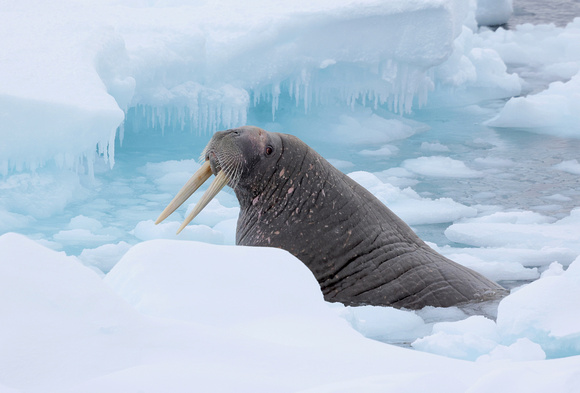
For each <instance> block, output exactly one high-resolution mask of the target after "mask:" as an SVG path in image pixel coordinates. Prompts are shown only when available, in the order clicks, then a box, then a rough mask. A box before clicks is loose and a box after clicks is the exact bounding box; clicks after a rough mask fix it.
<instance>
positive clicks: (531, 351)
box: [477, 337, 546, 362]
mask: <svg viewBox="0 0 580 393" xmlns="http://www.w3.org/2000/svg"><path fill="white" fill-rule="evenodd" d="M544 359H546V353H545V352H544V350H543V349H542V347H541V346H540V345H539V344H536V343H535V342H533V341H531V340H530V339H529V338H526V337H523V338H519V339H518V340H517V341H516V342H515V343H513V344H511V345H509V346H505V345H498V346H497V347H495V348H494V349H492V350H491V352H490V353H489V354H487V355H481V356H480V357H479V358H477V361H478V362H489V361H496V360H515V361H531V360H544Z"/></svg>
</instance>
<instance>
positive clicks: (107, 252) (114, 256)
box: [78, 242, 131, 273]
mask: <svg viewBox="0 0 580 393" xmlns="http://www.w3.org/2000/svg"><path fill="white" fill-rule="evenodd" d="M129 248H131V245H130V244H129V243H126V242H119V243H117V244H104V245H102V246H99V247H97V248H85V249H84V250H83V251H82V252H81V254H80V255H79V257H78V258H79V259H80V260H81V261H82V262H83V263H84V264H85V265H87V266H94V267H96V268H97V269H99V270H100V271H102V272H103V273H108V272H109V271H110V270H111V269H112V268H113V266H115V264H116V263H117V262H119V260H120V259H121V257H122V256H123V255H124V254H125V253H126V252H127V251H128V250H129Z"/></svg>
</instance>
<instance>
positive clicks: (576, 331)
mask: <svg viewBox="0 0 580 393" xmlns="http://www.w3.org/2000/svg"><path fill="white" fill-rule="evenodd" d="M579 267H580V258H577V259H576V260H575V261H574V262H573V263H572V264H571V265H570V266H569V267H568V269H567V270H566V271H565V272H564V273H563V274H559V275H546V276H544V277H542V278H541V279H539V280H537V281H534V282H533V283H531V284H529V285H527V286H525V287H523V288H521V289H519V290H518V291H516V292H514V293H513V294H511V295H510V296H509V297H507V298H506V299H504V300H503V301H502V302H501V303H500V305H499V308H498V315H497V326H498V329H499V331H500V334H502V335H503V336H504V337H508V338H512V339H514V338H516V337H521V336H522V335H525V336H527V337H528V338H530V339H531V340H533V341H534V342H536V343H538V344H540V345H541V346H542V348H543V349H544V351H545V352H546V354H547V355H548V356H549V357H562V356H570V355H573V354H578V353H580V345H579V341H578V337H580V318H579V317H578V314H577V313H575V312H571V310H575V309H576V307H577V305H576V299H578V298H579V296H580V279H579V278H580V274H579V273H580V269H579Z"/></svg>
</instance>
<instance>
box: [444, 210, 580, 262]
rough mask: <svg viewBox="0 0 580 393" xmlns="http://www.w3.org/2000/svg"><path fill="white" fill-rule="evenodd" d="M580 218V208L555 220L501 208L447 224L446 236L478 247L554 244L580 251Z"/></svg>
mask: <svg viewBox="0 0 580 393" xmlns="http://www.w3.org/2000/svg"><path fill="white" fill-rule="evenodd" d="M579 218H580V209H575V210H573V211H572V212H571V213H570V215H569V216H568V217H565V218H563V219H561V220H558V221H555V222H554V219H553V218H550V217H546V216H542V215H540V214H537V213H532V212H500V213H495V214H491V215H489V216H484V217H478V218H469V219H465V220H464V221H463V222H458V223H455V224H453V225H451V226H450V227H449V228H447V230H446V231H445V236H447V237H448V238H449V239H450V240H452V241H454V242H457V243H463V244H469V245H471V246H476V247H507V248H510V247H511V248H522V249H542V248H545V247H553V248H562V249H569V250H570V251H571V252H573V253H580V248H579V247H578V245H579V244H580V243H579V240H580V239H579V236H580V233H579V232H578V230H577V228H578V220H579ZM476 223H477V224H476ZM550 262H552V261H550Z"/></svg>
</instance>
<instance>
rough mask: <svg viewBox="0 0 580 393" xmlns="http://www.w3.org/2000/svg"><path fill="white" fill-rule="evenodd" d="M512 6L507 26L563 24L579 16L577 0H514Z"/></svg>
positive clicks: (579, 6) (578, 2)
mask: <svg viewBox="0 0 580 393" xmlns="http://www.w3.org/2000/svg"><path fill="white" fill-rule="evenodd" d="M513 6H514V12H513V15H512V17H511V18H510V20H509V22H508V26H509V27H511V26H516V25H519V24H522V23H532V24H543V23H554V24H555V25H556V26H565V25H566V24H568V23H569V22H571V21H572V20H573V19H574V18H575V17H577V16H580V1H578V0H547V1H546V0H514V2H513Z"/></svg>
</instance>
